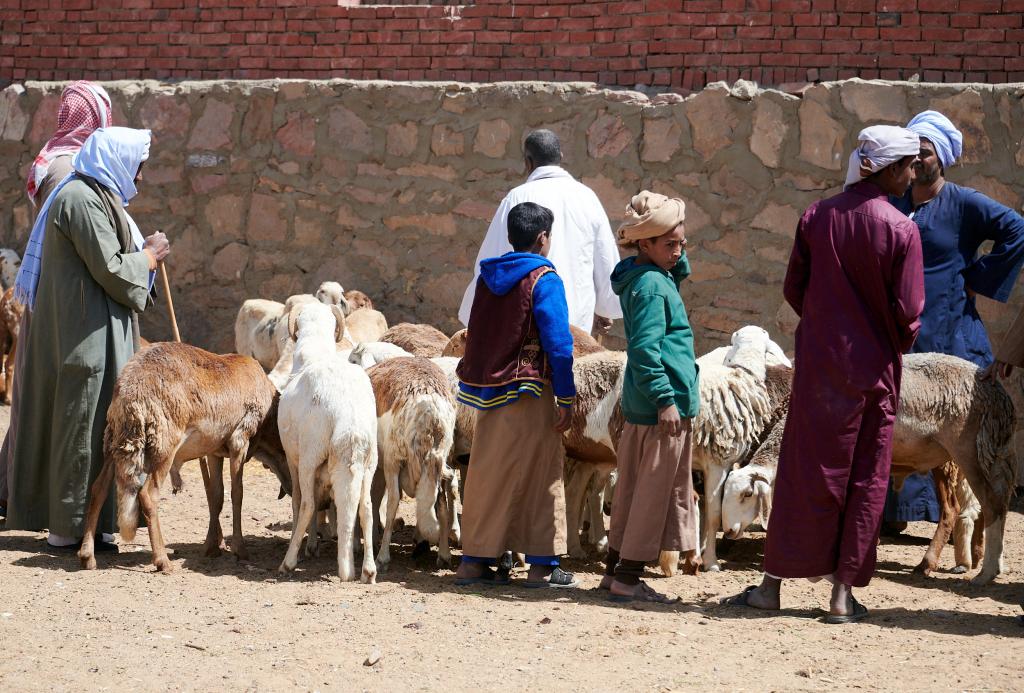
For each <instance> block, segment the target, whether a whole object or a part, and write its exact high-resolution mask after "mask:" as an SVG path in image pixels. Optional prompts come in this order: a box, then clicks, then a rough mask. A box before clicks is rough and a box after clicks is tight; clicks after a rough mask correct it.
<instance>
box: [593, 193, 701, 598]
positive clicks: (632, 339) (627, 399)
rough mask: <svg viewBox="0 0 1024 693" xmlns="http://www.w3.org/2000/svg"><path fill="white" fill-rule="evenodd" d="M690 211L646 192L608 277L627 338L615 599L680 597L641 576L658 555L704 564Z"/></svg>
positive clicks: (622, 231) (607, 581)
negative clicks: (696, 456) (686, 287)
mask: <svg viewBox="0 0 1024 693" xmlns="http://www.w3.org/2000/svg"><path fill="white" fill-rule="evenodd" d="M684 212H685V204H684V203H683V201H682V200H677V199H669V198H667V197H665V196H664V195H658V194H655V193H651V192H648V191H646V190H645V191H643V192H641V193H640V194H639V195H637V196H635V197H634V198H633V200H632V202H631V204H630V206H629V208H628V209H627V212H626V216H627V221H626V222H625V223H624V224H623V225H622V226H620V227H619V230H618V237H619V245H622V246H628V247H631V248H635V249H636V250H637V254H636V255H635V256H633V257H628V258H626V259H625V260H623V261H622V262H620V263H619V264H618V266H616V268H615V271H614V272H613V273H612V288H613V290H614V291H615V293H616V294H618V296H619V301H620V302H621V304H622V313H623V324H624V326H625V330H626V339H627V340H628V346H627V348H626V355H627V361H626V375H625V379H624V381H623V385H622V415H623V417H624V418H625V424H624V425H623V428H622V434H621V436H620V438H619V444H618V447H617V456H618V482H617V484H616V486H615V497H614V499H613V500H612V518H611V528H610V530H609V532H608V545H609V550H608V561H607V568H606V570H605V577H604V579H603V580H602V581H601V587H602V588H603V589H608V590H610V591H611V598H612V599H613V600H615V601H633V600H638V601H649V602H660V603H667V602H670V601H675V600H674V599H670V598H668V597H667V596H665V595H662V594H659V593H658V592H655V591H654V590H653V589H652V588H651V587H650V586H648V585H647V584H646V583H644V582H643V581H642V580H641V579H640V577H641V575H643V570H644V565H645V564H646V563H649V562H651V561H655V560H657V558H658V555H659V553H660V552H661V551H679V552H681V553H682V554H683V556H684V558H685V560H686V561H687V567H688V569H689V570H690V571H694V570H696V568H697V566H698V565H699V562H698V560H699V559H698V558H697V555H696V554H697V527H696V513H695V508H694V501H693V490H692V480H691V476H690V467H691V458H692V448H691V444H692V434H691V421H692V419H693V417H694V416H696V415H697V410H698V408H699V404H700V392H699V388H698V375H697V371H698V367H697V363H696V359H695V358H694V351H693V331H692V330H691V329H690V322H689V320H688V319H687V317H686V308H685V307H684V306H683V301H682V298H681V297H680V295H679V283H680V282H681V281H682V280H683V279H685V278H686V277H687V276H688V275H689V274H690V263H689V260H688V259H687V257H686V252H685V247H686V237H685V234H684V229H683V218H684Z"/></svg>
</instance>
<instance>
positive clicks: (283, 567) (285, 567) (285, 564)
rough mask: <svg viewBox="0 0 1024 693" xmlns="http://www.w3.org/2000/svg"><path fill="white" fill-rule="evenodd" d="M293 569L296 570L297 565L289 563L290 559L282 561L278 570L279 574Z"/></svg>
mask: <svg viewBox="0 0 1024 693" xmlns="http://www.w3.org/2000/svg"><path fill="white" fill-rule="evenodd" d="M293 570H295V566H293V565H292V566H290V565H288V561H281V565H279V566H278V567H277V572H278V574H279V575H287V574H288V573H290V572H292V571H293Z"/></svg>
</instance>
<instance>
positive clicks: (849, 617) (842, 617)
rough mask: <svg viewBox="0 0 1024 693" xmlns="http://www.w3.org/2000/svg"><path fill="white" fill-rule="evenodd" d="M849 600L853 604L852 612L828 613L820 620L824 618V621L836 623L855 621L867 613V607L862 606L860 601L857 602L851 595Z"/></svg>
mask: <svg viewBox="0 0 1024 693" xmlns="http://www.w3.org/2000/svg"><path fill="white" fill-rule="evenodd" d="M850 602H851V603H852V604H853V613H852V614H829V615H828V616H825V617H824V619H822V620H824V621H825V623H836V624H838V623H856V622H857V621H859V620H861V619H862V618H864V617H866V616H867V615H868V609H867V607H866V606H864V605H863V604H861V603H860V602H858V601H857V600H856V599H854V598H853V597H852V596H851V597H850Z"/></svg>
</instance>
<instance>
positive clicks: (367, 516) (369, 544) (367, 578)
mask: <svg viewBox="0 0 1024 693" xmlns="http://www.w3.org/2000/svg"><path fill="white" fill-rule="evenodd" d="M370 455H371V459H370V462H369V464H368V465H367V466H366V469H365V471H364V472H363V477H362V480H361V481H360V493H359V524H360V525H361V526H362V528H363V571H362V574H361V575H360V576H359V580H360V581H361V582H365V583H367V584H370V585H372V584H374V583H375V582H377V564H376V562H375V561H374V560H373V526H374V524H375V523H374V513H373V502H372V498H371V496H372V487H373V478H374V472H375V471H376V469H377V459H376V454H375V451H374V452H371V453H370Z"/></svg>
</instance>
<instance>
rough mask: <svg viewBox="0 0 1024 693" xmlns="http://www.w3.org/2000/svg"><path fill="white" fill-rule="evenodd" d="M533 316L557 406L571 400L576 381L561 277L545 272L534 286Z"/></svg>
mask: <svg viewBox="0 0 1024 693" xmlns="http://www.w3.org/2000/svg"><path fill="white" fill-rule="evenodd" d="M533 317H534V318H535V319H536V320H537V329H538V331H539V332H540V344H541V346H542V347H543V348H544V353H545V354H547V357H548V362H549V363H550V364H551V387H552V388H553V390H554V393H555V401H556V402H557V403H558V406H560V407H565V406H569V405H571V404H572V403H573V400H574V399H575V397H576V382H575V380H574V379H573V374H572V333H571V332H569V307H568V306H567V305H566V302H565V287H564V286H563V285H562V279H561V277H559V276H558V275H557V274H556V273H554V272H548V273H547V274H545V275H544V276H542V277H541V278H540V279H538V280H537V283H536V284H535V285H534V287H533Z"/></svg>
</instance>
